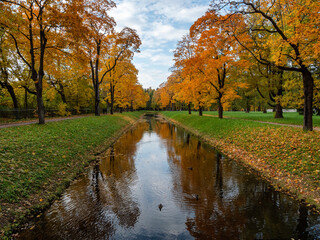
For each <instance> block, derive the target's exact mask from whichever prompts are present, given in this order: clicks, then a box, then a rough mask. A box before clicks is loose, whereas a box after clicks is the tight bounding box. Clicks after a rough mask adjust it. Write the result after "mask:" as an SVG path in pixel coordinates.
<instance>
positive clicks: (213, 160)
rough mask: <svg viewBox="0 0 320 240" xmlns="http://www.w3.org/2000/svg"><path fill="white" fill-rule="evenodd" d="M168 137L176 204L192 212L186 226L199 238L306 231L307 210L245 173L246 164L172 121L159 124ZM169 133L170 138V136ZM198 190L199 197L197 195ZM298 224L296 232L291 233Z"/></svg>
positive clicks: (244, 236) (287, 234)
mask: <svg viewBox="0 0 320 240" xmlns="http://www.w3.org/2000/svg"><path fill="white" fill-rule="evenodd" d="M156 131H157V133H158V135H159V136H160V137H161V138H162V139H164V140H166V141H163V143H164V144H166V148H167V151H168V164H169V166H170V170H171V172H172V178H173V186H174V188H173V194H174V195H175V199H179V200H181V201H178V202H177V204H178V205H179V206H180V207H181V209H184V210H185V211H189V212H191V213H192V214H191V216H190V217H188V218H187V220H186V223H185V224H186V228H187V229H188V231H189V233H190V234H191V235H192V236H193V237H195V238H197V239H239V238H243V239H255V238H272V237H274V236H277V237H280V238H288V236H289V237H297V236H299V237H301V238H304V237H305V236H304V235H301V233H305V230H306V228H307V225H306V224H304V223H306V222H307V221H306V219H307V215H306V214H305V212H304V211H303V209H300V210H299V212H300V219H299V225H298V226H296V212H297V211H298V209H295V208H297V207H295V206H292V204H291V200H289V198H288V197H286V196H283V195H280V194H279V193H278V192H276V191H274V190H273V189H272V188H270V187H269V185H268V184H267V183H265V182H264V181H261V180H259V179H257V178H256V177H254V176H253V174H246V172H247V171H246V170H245V169H242V168H241V167H239V166H238V165H237V164H235V163H234V162H232V161H230V160H224V158H223V156H222V155H221V154H219V153H216V152H215V151H214V150H213V149H211V148H210V147H208V146H204V145H203V144H202V143H201V141H200V140H199V139H197V138H195V137H190V135H189V134H186V133H185V131H183V130H181V129H179V128H175V127H174V126H172V125H166V124H160V123H159V124H157V125H156ZM168 138H170V141H168V140H167V139H168ZM196 195H198V196H199V201H197V200H196V199H195V198H194V196H196ZM296 227H297V234H294V233H292V232H293V230H294V229H296Z"/></svg>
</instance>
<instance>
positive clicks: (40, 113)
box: [36, 79, 45, 124]
mask: <svg viewBox="0 0 320 240" xmlns="http://www.w3.org/2000/svg"><path fill="white" fill-rule="evenodd" d="M36 89H37V94H36V96H37V105H38V118H39V124H44V123H45V120H44V104H43V99H42V81H40V79H39V81H38V83H36Z"/></svg>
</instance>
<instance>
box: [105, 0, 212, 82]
mask: <svg viewBox="0 0 320 240" xmlns="http://www.w3.org/2000/svg"><path fill="white" fill-rule="evenodd" d="M114 1H115V2H116V4H117V8H116V9H113V10H112V11H110V15H111V16H113V17H114V18H115V20H116V22H117V30H120V29H122V28H123V27H125V26H127V27H131V28H133V29H136V30H137V32H138V34H139V36H140V38H141V41H142V46H141V53H139V54H137V55H136V56H135V58H134V64H135V65H136V66H137V68H138V69H139V81H140V83H141V84H142V85H143V87H145V88H147V87H149V86H151V87H153V88H156V87H158V86H159V84H160V83H162V82H164V81H166V79H167V77H168V75H169V74H170V73H169V71H168V69H169V68H170V67H171V66H172V65H173V61H172V59H173V53H172V52H173V49H174V48H175V47H176V43H177V41H179V40H180V39H181V38H182V36H183V35H185V34H186V33H187V32H188V29H189V27H190V26H191V25H192V23H193V22H194V21H195V20H196V19H197V18H199V17H200V16H202V15H203V14H204V13H205V11H206V10H207V8H208V5H209V3H210V2H211V0H198V1H195V0H174V1H173V0H114Z"/></svg>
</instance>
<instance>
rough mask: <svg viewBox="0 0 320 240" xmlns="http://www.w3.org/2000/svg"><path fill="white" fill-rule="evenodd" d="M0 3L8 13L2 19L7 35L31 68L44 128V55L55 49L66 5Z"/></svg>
mask: <svg viewBox="0 0 320 240" xmlns="http://www.w3.org/2000/svg"><path fill="white" fill-rule="evenodd" d="M0 3H1V5H2V6H3V7H5V8H6V9H9V10H7V11H5V12H3V14H5V17H1V20H0V21H1V22H0V25H1V26H2V27H3V28H5V29H6V30H7V31H8V34H9V35H10V37H11V38H12V40H13V42H14V44H15V47H16V51H17V53H18V55H19V56H20V58H21V61H22V62H23V63H24V64H25V65H26V66H27V67H28V68H29V71H30V73H31V79H32V80H33V83H34V85H35V89H36V96H37V106H38V116H39V123H40V124H43V123H44V122H45V119H44V117H45V114H44V104H43V96H42V92H43V77H44V75H45V55H46V51H48V49H49V48H54V45H55V44H54V41H55V39H56V38H57V36H58V35H56V33H57V32H56V30H57V26H58V20H59V17H61V15H60V13H61V12H59V11H60V10H61V11H62V10H63V7H62V6H63V3H62V2H61V1H48V0H39V1H35V0H23V1H6V0H1V1H0Z"/></svg>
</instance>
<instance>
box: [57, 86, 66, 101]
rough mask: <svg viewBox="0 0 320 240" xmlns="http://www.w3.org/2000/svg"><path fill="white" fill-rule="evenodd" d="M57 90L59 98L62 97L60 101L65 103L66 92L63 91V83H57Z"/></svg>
mask: <svg viewBox="0 0 320 240" xmlns="http://www.w3.org/2000/svg"><path fill="white" fill-rule="evenodd" d="M59 87H60V89H59V91H58V93H59V94H60V96H61V99H62V102H63V103H65V104H67V98H66V94H65V93H64V87H63V84H62V83H59Z"/></svg>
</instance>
